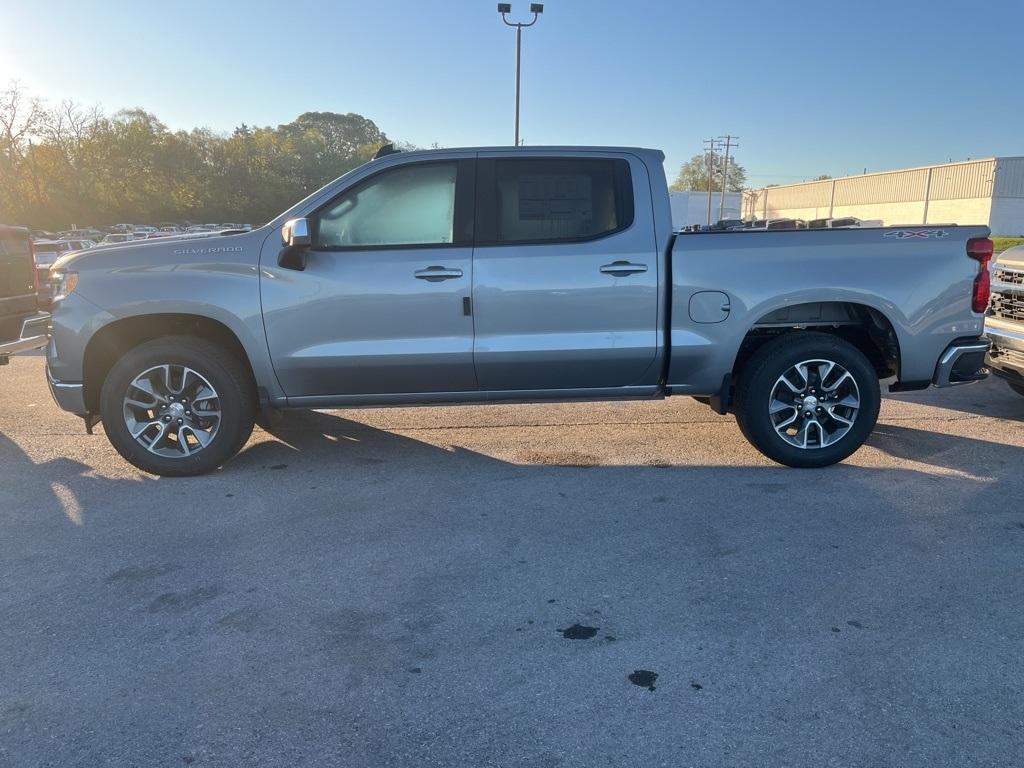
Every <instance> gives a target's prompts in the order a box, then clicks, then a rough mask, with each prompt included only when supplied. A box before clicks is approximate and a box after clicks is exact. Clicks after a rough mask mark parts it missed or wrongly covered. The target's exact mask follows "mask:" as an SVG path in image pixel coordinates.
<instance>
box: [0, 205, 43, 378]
mask: <svg viewBox="0 0 1024 768" xmlns="http://www.w3.org/2000/svg"><path fill="white" fill-rule="evenodd" d="M49 319H50V316H49V315H48V314H46V313H45V312H41V311H40V310H39V300H38V285H37V283H36V265H35V259H34V257H33V250H32V235H31V233H30V232H29V231H28V230H27V229H25V228H24V227H9V226H4V225H0V365H3V364H6V363H7V359H8V357H9V356H10V355H13V354H15V353H17V352H25V351H27V350H30V349H39V348H41V347H45V346H46V342H47V334H46V328H47V325H48V323H49Z"/></svg>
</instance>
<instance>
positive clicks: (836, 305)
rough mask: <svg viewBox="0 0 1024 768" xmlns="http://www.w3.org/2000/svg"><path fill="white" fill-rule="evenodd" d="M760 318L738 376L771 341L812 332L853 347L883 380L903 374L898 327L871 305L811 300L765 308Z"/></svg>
mask: <svg viewBox="0 0 1024 768" xmlns="http://www.w3.org/2000/svg"><path fill="white" fill-rule="evenodd" d="M757 316H758V319H757V320H756V321H755V322H754V323H753V324H752V325H751V326H750V327H749V328H748V329H747V332H746V334H745V335H744V337H743V340H742V342H741V343H740V345H739V349H738V350H737V352H736V358H735V359H734V361H733V367H732V373H733V376H734V377H735V376H736V375H738V374H739V371H740V370H742V368H743V366H744V364H745V363H746V362H747V360H749V359H750V357H751V356H752V355H753V354H754V353H755V352H757V350H758V349H760V348H761V346H762V345H764V344H765V343H767V342H768V341H771V340H772V339H775V338H778V337H779V336H781V335H784V334H788V333H800V332H802V331H808V330H813V331H817V332H819V333H829V334H832V335H834V336H838V337H839V338H842V339H845V340H846V341H848V342H850V343H851V344H853V346H855V347H856V348H857V349H859V350H860V351H861V352H863V353H864V355H865V356H866V357H867V358H868V360H870V361H871V364H872V365H873V366H874V368H875V371H876V373H878V378H879V379H884V378H888V377H889V376H898V375H899V372H900V360H901V355H900V340H899V335H898V334H897V331H896V326H895V325H894V324H893V322H892V321H891V320H890V318H889V317H888V315H887V314H886V313H885V312H883V311H882V310H881V309H879V308H878V307H875V306H872V305H871V304H867V303H863V302H860V301H807V302H801V303H797V304H786V305H783V306H776V307H772V308H770V309H767V310H765V309H762V310H761V311H759V312H758V313H757Z"/></svg>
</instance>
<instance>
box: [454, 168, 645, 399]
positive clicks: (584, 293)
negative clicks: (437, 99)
mask: <svg viewBox="0 0 1024 768" xmlns="http://www.w3.org/2000/svg"><path fill="white" fill-rule="evenodd" d="M524 152H525V150H517V152H516V155H517V156H516V157H515V158H509V157H508V156H502V155H501V154H497V153H495V154H494V155H486V154H484V153H481V155H480V159H479V160H478V175H477V227H476V228H477V245H476V248H475V249H474V252H473V305H474V321H475V326H476V340H475V355H474V356H475V360H476V372H477V378H478V380H479V382H480V387H481V389H483V390H489V391H494V390H552V389H554V390H565V389H594V388H610V387H625V386H630V385H651V384H654V383H655V381H656V379H657V376H656V374H654V375H652V373H651V369H652V367H653V364H654V360H655V356H656V354H657V341H658V339H657V324H658V262H659V259H658V253H657V249H656V238H655V232H654V224H653V221H652V219H651V214H650V206H649V204H648V205H645V206H638V210H637V211H636V212H635V215H634V205H633V202H634V200H635V199H641V200H643V199H648V200H649V199H650V182H649V181H648V175H647V172H646V169H645V168H644V166H643V164H642V163H641V162H639V161H635V162H634V161H632V160H631V159H627V158H626V157H618V158H617V157H613V156H609V157H593V156H586V157H571V156H569V157H566V156H558V155H555V154H550V155H548V154H544V153H543V152H540V153H538V155H537V156H535V157H523V156H522V155H523V153H524ZM638 195H644V196H646V198H645V197H637V196H638Z"/></svg>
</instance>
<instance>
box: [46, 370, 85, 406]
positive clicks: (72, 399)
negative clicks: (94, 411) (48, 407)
mask: <svg viewBox="0 0 1024 768" xmlns="http://www.w3.org/2000/svg"><path fill="white" fill-rule="evenodd" d="M46 383H47V384H49V385H50V394H51V395H53V399H54V401H55V402H56V403H57V406H58V407H59V408H60V409H61V410H64V411H70V412H71V413H74V414H77V415H79V416H85V414H86V411H87V410H88V409H87V408H86V407H85V386H84V385H83V384H81V383H80V382H79V383H76V382H70V381H60V380H58V379H55V378H53V374H51V373H50V367H49V366H47V367H46Z"/></svg>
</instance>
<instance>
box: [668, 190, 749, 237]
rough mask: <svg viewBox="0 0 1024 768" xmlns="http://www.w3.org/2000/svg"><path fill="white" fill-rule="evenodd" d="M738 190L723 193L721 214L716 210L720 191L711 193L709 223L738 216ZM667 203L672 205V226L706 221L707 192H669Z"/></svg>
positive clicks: (680, 226)
mask: <svg viewBox="0 0 1024 768" xmlns="http://www.w3.org/2000/svg"><path fill="white" fill-rule="evenodd" d="M740 195H741V193H740V192H726V193H725V209H724V211H723V212H722V215H721V216H719V215H718V210H719V208H720V207H721V204H722V193H721V192H712V193H711V223H712V224H713V223H715V222H716V221H718V220H719V219H720V218H721V219H738V218H740V202H741V197H740ZM668 199H669V203H670V204H671V205H672V228H673V229H682V228H683V227H688V226H690V225H691V224H707V223H708V192H707V190H704V191H703V192H669V195H668Z"/></svg>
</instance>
